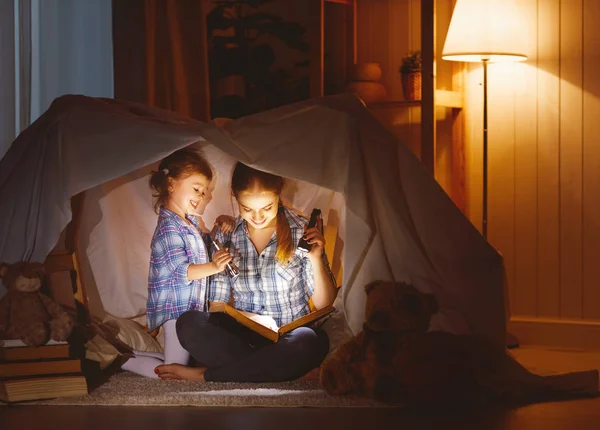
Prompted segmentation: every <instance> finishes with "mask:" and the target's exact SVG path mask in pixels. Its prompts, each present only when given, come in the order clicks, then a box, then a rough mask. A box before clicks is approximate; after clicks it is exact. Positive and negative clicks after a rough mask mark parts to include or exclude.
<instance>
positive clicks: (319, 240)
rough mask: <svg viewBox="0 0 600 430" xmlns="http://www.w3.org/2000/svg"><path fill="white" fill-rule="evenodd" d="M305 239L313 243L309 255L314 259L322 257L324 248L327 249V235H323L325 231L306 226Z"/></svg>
mask: <svg viewBox="0 0 600 430" xmlns="http://www.w3.org/2000/svg"><path fill="white" fill-rule="evenodd" d="M304 239H305V240H306V241H307V242H308V244H309V245H312V247H311V249H310V252H309V253H308V257H309V258H310V259H311V260H312V261H315V260H317V259H321V256H322V255H323V250H324V249H325V237H324V236H323V233H321V231H320V230H319V229H318V228H316V227H312V228H309V229H308V230H306V226H304Z"/></svg>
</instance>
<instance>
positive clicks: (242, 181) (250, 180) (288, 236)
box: [231, 163, 294, 264]
mask: <svg viewBox="0 0 600 430" xmlns="http://www.w3.org/2000/svg"><path fill="white" fill-rule="evenodd" d="M254 184H257V185H258V186H259V187H260V188H262V189H263V190H265V191H271V192H272V193H273V194H275V195H276V196H277V197H281V191H282V190H283V185H284V180H283V178H282V177H281V176H277V175H272V174H270V173H267V172H262V171H260V170H256V169H253V168H252V167H249V166H246V165H245V164H242V163H237V164H236V165H235V168H234V169H233V175H232V176H231V192H232V194H233V196H234V197H235V198H236V199H237V198H238V196H239V194H240V193H241V192H243V191H247V190H249V189H250V188H252V186H254ZM276 232H277V252H276V253H275V259H276V260H277V261H278V262H279V263H281V264H287V263H288V262H289V261H290V259H291V258H292V255H294V244H293V242H292V232H291V230H290V224H289V223H288V220H287V218H286V216H285V212H284V208H283V204H282V203H281V198H280V200H279V207H278V208H277V230H276Z"/></svg>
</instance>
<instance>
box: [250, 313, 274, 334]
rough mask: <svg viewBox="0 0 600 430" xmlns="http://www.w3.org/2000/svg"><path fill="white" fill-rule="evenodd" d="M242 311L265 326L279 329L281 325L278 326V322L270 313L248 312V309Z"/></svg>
mask: <svg viewBox="0 0 600 430" xmlns="http://www.w3.org/2000/svg"><path fill="white" fill-rule="evenodd" d="M240 312H241V313H243V314H244V315H246V316H247V317H248V318H250V319H251V320H252V321H254V322H257V323H259V324H260V325H264V326H265V327H267V328H270V329H271V330H273V331H277V330H279V327H278V326H277V323H276V322H275V320H274V319H273V318H272V317H270V316H268V315H260V314H255V313H252V312H246V311H240Z"/></svg>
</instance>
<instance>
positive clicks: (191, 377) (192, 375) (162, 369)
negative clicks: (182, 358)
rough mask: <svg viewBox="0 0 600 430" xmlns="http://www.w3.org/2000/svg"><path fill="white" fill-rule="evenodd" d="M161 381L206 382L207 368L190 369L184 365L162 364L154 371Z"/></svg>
mask: <svg viewBox="0 0 600 430" xmlns="http://www.w3.org/2000/svg"><path fill="white" fill-rule="evenodd" d="M154 371H155V372H156V374H157V375H158V377H159V378H160V379H178V380H181V381H194V382H205V381H204V372H205V371H206V367H190V366H184V365H182V364H161V365H160V366H156V369H154Z"/></svg>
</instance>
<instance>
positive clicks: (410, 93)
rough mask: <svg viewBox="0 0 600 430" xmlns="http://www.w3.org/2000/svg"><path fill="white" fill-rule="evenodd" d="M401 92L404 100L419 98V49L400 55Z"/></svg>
mask: <svg viewBox="0 0 600 430" xmlns="http://www.w3.org/2000/svg"><path fill="white" fill-rule="evenodd" d="M398 71H399V72H400V76H401V77H402V92H403V93H404V99H405V100H421V51H420V50H419V51H412V52H409V53H408V54H407V55H405V56H404V57H402V64H401V65H400V69H399V70H398Z"/></svg>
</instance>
